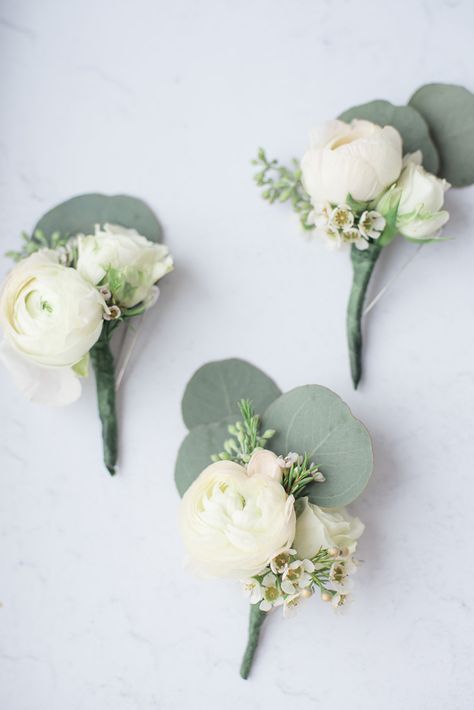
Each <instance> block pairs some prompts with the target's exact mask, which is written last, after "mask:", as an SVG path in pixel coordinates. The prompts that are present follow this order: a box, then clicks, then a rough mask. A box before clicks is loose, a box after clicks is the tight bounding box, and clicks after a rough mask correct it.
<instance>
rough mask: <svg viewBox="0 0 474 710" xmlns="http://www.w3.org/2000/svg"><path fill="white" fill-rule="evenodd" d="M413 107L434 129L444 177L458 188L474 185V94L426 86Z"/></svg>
mask: <svg viewBox="0 0 474 710" xmlns="http://www.w3.org/2000/svg"><path fill="white" fill-rule="evenodd" d="M409 103H410V106H413V107H414V108H415V109H416V110H417V111H419V113H420V114H421V115H422V116H423V118H424V119H425V121H426V122H427V124H428V125H429V127H430V131H431V135H432V136H433V140H434V142H435V143H436V147H437V148H438V152H439V156H440V171H439V172H440V175H441V176H442V177H444V178H446V180H448V181H449V182H450V183H451V184H452V185H454V186H456V187H463V186H464V185H471V184H472V183H474V94H472V93H471V92H470V91H468V90H467V89H465V88H464V87H463V86H456V85H454V84H426V85H425V86H422V87H421V88H420V89H418V91H416V92H415V93H414V94H413V96H412V97H411V99H410V101H409Z"/></svg>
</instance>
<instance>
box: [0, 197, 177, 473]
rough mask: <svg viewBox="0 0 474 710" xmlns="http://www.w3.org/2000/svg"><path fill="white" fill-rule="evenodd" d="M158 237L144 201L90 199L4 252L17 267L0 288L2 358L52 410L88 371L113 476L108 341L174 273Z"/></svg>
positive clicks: (62, 210) (67, 399)
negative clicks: (18, 246)
mask: <svg viewBox="0 0 474 710" xmlns="http://www.w3.org/2000/svg"><path fill="white" fill-rule="evenodd" d="M160 240H161V228H160V225H159V222H158V220H157V219H156V217H155V215H154V214H153V212H152V211H151V210H150V208H149V207H148V206H147V205H146V204H145V203H144V202H142V201H141V200H138V199H135V198H133V197H127V196H125V195H118V196H115V197H108V196H105V195H99V194H91V195H81V196H79V197H74V198H73V199H71V200H68V201H67V202H64V203H62V204H60V205H58V206H57V207H55V208H54V209H52V210H50V211H49V212H48V213H47V214H46V215H44V217H42V218H41V219H40V220H39V222H38V224H37V225H36V227H35V228H34V229H33V232H32V233H31V234H29V233H24V234H23V245H22V247H21V249H20V251H12V252H9V253H8V256H11V257H12V258H13V259H14V260H15V261H16V262H17V263H16V265H15V266H14V267H13V269H12V270H11V271H10V273H9V274H8V275H7V277H6V279H5V281H4V283H3V285H2V289H1V295H0V324H1V326H2V329H3V336H4V339H3V342H2V343H1V346H0V357H1V359H2V361H3V363H4V364H5V365H6V367H7V368H8V370H9V371H10V373H11V375H12V377H13V379H14V381H15V383H16V385H17V386H18V388H19V389H20V390H21V391H22V392H23V394H25V395H26V396H27V397H28V398H29V399H30V400H32V401H35V402H38V403H42V404H50V405H66V404H70V403H71V402H74V401H75V400H76V399H77V398H78V397H79V396H80V394H81V378H83V377H84V376H86V375H87V374H88V369H89V363H90V364H91V365H92V367H93V369H94V371H95V376H96V385H97V400H98V408H99V415H100V419H101V422H102V434H103V448H104V462H105V465H106V467H107V469H108V471H109V472H110V473H111V474H112V475H113V474H114V473H115V470H116V462H117V451H118V432H117V414H116V406H115V391H116V384H117V383H116V373H115V364H114V358H113V355H112V352H111V349H110V341H111V338H112V335H113V334H114V333H115V332H116V330H117V329H119V327H120V326H121V324H122V323H128V322H129V320H130V319H132V318H136V317H137V316H140V315H141V314H143V313H144V312H145V311H146V310H147V309H148V308H150V307H151V306H152V305H153V304H154V303H155V302H156V299H157V298H158V293H159V292H158V287H157V286H156V283H157V281H159V280H160V279H161V278H162V277H163V276H164V275H165V274H167V273H168V272H169V271H171V270H172V268H173V261H172V258H171V256H170V254H169V252H168V248H167V247H166V246H164V245H163V244H161V243H160ZM127 355H128V356H129V355H130V350H129V352H128V353H127ZM124 362H125V361H124Z"/></svg>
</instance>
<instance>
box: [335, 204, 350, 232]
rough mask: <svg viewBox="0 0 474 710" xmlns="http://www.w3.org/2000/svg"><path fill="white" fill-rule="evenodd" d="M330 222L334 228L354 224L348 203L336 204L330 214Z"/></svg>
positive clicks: (343, 227) (342, 227) (347, 227)
mask: <svg viewBox="0 0 474 710" xmlns="http://www.w3.org/2000/svg"><path fill="white" fill-rule="evenodd" d="M330 223H331V225H332V226H333V227H335V228H336V229H343V230H345V229H349V228H350V227H352V225H353V224H354V214H353V212H352V210H351V208H350V207H349V206H348V205H338V206H337V207H335V208H334V209H333V211H332V212H331V215H330Z"/></svg>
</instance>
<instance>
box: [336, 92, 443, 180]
mask: <svg viewBox="0 0 474 710" xmlns="http://www.w3.org/2000/svg"><path fill="white" fill-rule="evenodd" d="M416 108H417V107H413V106H394V105H393V104H391V103H390V101H383V100H380V99H379V100H377V101H370V102H369V103H367V104H361V105H360V106H353V107H352V108H350V109H347V111H344V112H343V113H341V115H340V116H339V118H340V119H341V120H342V121H348V122H349V121H352V119H353V118H362V119H365V120H367V121H372V122H373V123H377V124H378V125H379V126H393V127H394V128H396V129H397V131H398V132H399V133H400V135H401V137H402V139H403V151H404V153H414V152H415V150H421V152H422V153H423V165H424V166H425V168H426V170H429V172H431V173H435V174H436V173H437V172H438V168H439V156H438V151H437V150H436V145H435V144H434V143H433V141H432V139H431V137H430V132H429V127H428V123H427V122H426V120H425V118H423V116H422V115H421V112H420V113H418V111H417V110H416Z"/></svg>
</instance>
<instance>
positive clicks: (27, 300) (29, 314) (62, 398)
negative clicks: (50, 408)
mask: <svg viewBox="0 0 474 710" xmlns="http://www.w3.org/2000/svg"><path fill="white" fill-rule="evenodd" d="M104 307H105V302H104V299H103V297H102V296H101V295H100V294H99V292H98V291H97V289H95V288H94V287H93V286H91V285H90V284H89V283H87V281H85V280H84V279H83V278H82V277H81V276H80V275H79V274H78V273H77V271H75V270H74V269H72V268H69V267H66V266H62V265H61V264H60V263H59V260H58V254H57V253H56V252H54V251H51V250H46V249H45V250H42V251H39V252H36V253H35V254H32V255H31V256H29V257H27V258H26V259H23V260H22V261H20V262H19V263H18V264H17V265H16V266H15V267H14V268H13V269H12V270H11V272H10V273H9V274H8V276H7V278H6V280H5V282H4V284H3V287H2V291H1V296H0V324H1V326H2V328H3V333H4V336H5V342H4V343H3V344H2V348H1V351H2V352H1V357H2V360H3V362H4V364H5V365H6V367H7V368H8V369H9V370H10V372H11V374H12V376H13V378H14V380H15V383H16V385H17V387H18V388H19V389H21V390H22V391H23V393H24V394H25V395H26V396H28V397H29V398H30V399H32V400H34V401H38V402H42V403H48V404H58V405H61V404H68V403H69V402H71V401H74V399H77V397H78V396H79V394H80V390H81V388H80V384H79V381H78V380H77V378H76V377H75V375H74V374H73V372H72V370H71V368H72V367H73V366H74V365H76V364H77V363H78V362H79V361H80V360H82V358H83V357H84V356H85V355H86V354H87V353H88V352H89V350H90V349H91V347H92V346H93V345H94V343H95V342H96V341H97V339H98V338H99V335H100V333H101V330H102V326H103V313H104Z"/></svg>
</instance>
